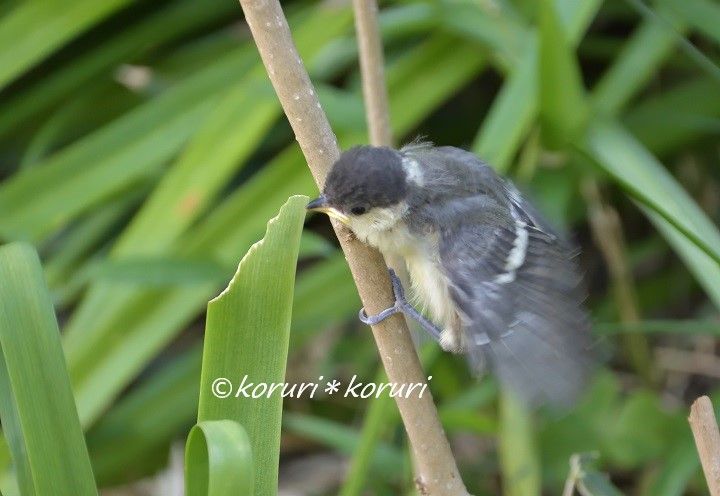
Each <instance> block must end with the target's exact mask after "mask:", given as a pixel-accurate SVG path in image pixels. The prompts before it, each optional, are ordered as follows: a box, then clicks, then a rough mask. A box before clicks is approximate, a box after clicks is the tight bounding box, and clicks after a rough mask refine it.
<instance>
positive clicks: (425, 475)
mask: <svg viewBox="0 0 720 496" xmlns="http://www.w3.org/2000/svg"><path fill="white" fill-rule="evenodd" d="M240 5H241V6H242V8H243V11H244V13H245V19H246V20H247V23H248V25H249V26H250V31H251V32H252V35H253V38H254V39H255V43H256V45H257V47H258V51H259V52H260V56H261V58H262V60H263V63H264V64H265V67H266V69H267V71H268V75H269V77H270V80H271V82H272V84H273V87H274V88H275V92H276V93H277V95H278V98H279V100H280V103H281V105H282V107H283V110H284V111H285V114H286V116H287V118H288V120H289V121H290V125H291V126H292V129H293V131H294V132H295V138H296V139H297V141H298V143H299V145H300V148H301V149H302V151H303V154H304V155H305V159H306V160H307V163H308V166H309V167H310V171H311V173H312V175H313V177H314V178H315V182H316V183H317V184H318V186H319V187H322V185H323V184H324V182H325V178H326V176H327V173H328V171H329V170H330V168H331V167H332V165H333V163H334V162H335V161H336V160H337V159H338V158H339V157H340V150H339V148H338V144H337V140H336V138H335V135H334V134H333V132H332V129H331V128H330V124H329V122H328V120H327V117H326V116H325V113H324V112H323V111H322V108H321V106H320V103H319V101H318V99H317V96H316V95H315V91H314V89H313V86H312V84H311V82H310V78H309V76H308V74H307V71H306V70H305V67H304V66H303V63H302V61H301V60H300V56H299V54H298V52H297V49H296V48H295V44H294V43H293V40H292V36H291V33H290V28H289V27H288V24H287V20H286V19H285V16H284V14H283V11H282V8H281V7H280V3H279V2H278V1H277V0H240ZM333 228H334V229H335V233H336V235H337V236H338V239H339V241H340V245H341V247H342V249H343V251H344V252H345V257H346V258H347V261H348V264H349V266H350V271H351V272H352V275H353V278H354V279H355V284H356V285H357V288H358V292H359V294H360V298H361V299H362V301H363V304H364V306H365V309H366V310H367V312H368V314H370V315H372V314H376V313H378V312H380V311H382V310H384V309H385V308H388V307H390V306H392V304H393V300H394V298H393V294H392V290H391V286H390V279H389V277H388V272H387V268H386V266H385V262H384V260H383V257H382V255H380V253H379V252H378V251H377V250H374V249H372V248H370V247H368V246H366V245H364V244H362V243H360V242H359V241H357V240H356V239H355V238H354V237H353V236H350V235H349V234H350V233H349V231H348V230H346V229H345V228H344V227H343V226H341V225H339V224H337V223H336V222H333ZM318 297H322V295H318ZM372 331H373V335H374V337H375V341H376V344H377V347H378V352H379V354H380V357H381V359H382V361H383V365H384V366H385V370H386V372H387V375H388V379H389V380H390V382H394V383H405V384H410V383H424V382H425V376H424V375H423V371H422V368H421V366H420V361H419V359H418V356H417V353H416V352H415V347H414V345H413V342H412V339H411V338H410V333H409V331H408V328H407V325H406V323H405V320H404V319H403V317H402V316H401V315H395V316H393V317H390V318H388V319H386V320H384V321H383V322H381V323H379V324H378V325H375V326H373V327H372ZM395 400H396V402H397V405H398V409H399V410H400V414H401V416H402V419H403V422H404V425H405V430H406V431H407V433H408V438H409V440H410V444H411V446H412V450H413V453H414V455H415V460H416V466H417V472H418V473H417V479H416V481H417V485H418V488H419V490H420V493H421V494H424V495H436V496H455V495H458V496H465V495H467V491H466V490H465V486H464V485H463V483H462V480H461V479H460V474H459V472H458V469H457V465H456V464H455V459H454V458H453V456H452V452H451V450H450V445H449V443H448V441H447V438H446V437H445V433H444V432H443V429H442V425H441V424H440V420H439V419H438V415H437V410H436V409H435V405H434V403H433V400H432V395H431V394H429V392H428V393H427V394H423V395H422V397H412V396H411V397H409V398H401V397H399V396H398V397H396V398H395Z"/></svg>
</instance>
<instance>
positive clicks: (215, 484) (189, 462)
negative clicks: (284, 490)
mask: <svg viewBox="0 0 720 496" xmlns="http://www.w3.org/2000/svg"><path fill="white" fill-rule="evenodd" d="M252 458H253V457H252V450H251V448H250V439H249V438H248V435H247V433H246V432H245V429H243V428H242V426H241V425H240V424H239V423H237V422H233V421H232V420H208V421H205V422H200V423H198V424H197V425H195V426H194V427H193V428H192V430H191V431H190V435H189V436H188V439H187V446H186V448H185V494H187V496H227V495H230V494H237V495H240V494H242V495H243V496H245V495H247V496H252V495H253V478H254V477H253V460H252ZM260 494H263V493H260ZM266 494H270V493H266Z"/></svg>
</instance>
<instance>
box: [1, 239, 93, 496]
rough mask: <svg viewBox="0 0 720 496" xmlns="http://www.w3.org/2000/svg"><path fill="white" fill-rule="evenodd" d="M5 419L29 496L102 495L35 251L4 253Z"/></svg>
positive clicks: (14, 248)
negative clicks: (97, 483)
mask: <svg viewBox="0 0 720 496" xmlns="http://www.w3.org/2000/svg"><path fill="white" fill-rule="evenodd" d="M0 345H1V347H2V355H1V357H0V417H2V425H3V430H4V432H5V436H6V437H7V439H8V441H9V445H10V450H11V452H12V456H13V461H14V463H15V472H16V475H17V478H18V484H19V486H20V490H21V492H22V494H23V495H24V496H32V495H38V496H43V495H46V494H48V495H49V494H53V495H58V496H85V495H93V494H97V489H96V488H95V481H94V479H93V474H92V469H91V467H90V459H89V457H88V452H87V447H86V446H85V439H84V437H83V433H82V429H81V428H80V421H79V419H78V414H77V410H76V409H75V402H74V400H73V395H72V390H71V388H70V378H69V377H68V373H67V369H66V367H65V358H64V356H63V351H62V347H61V345H60V332H59V330H58V325H57V321H56V320H55V314H54V312H53V307H52V302H51V301H50V295H49V293H48V290H47V287H46V286H45V281H44V280H43V274H42V268H41V266H40V260H39V259H38V256H37V253H35V250H34V249H33V248H32V247H31V246H29V245H25V244H11V245H7V246H4V247H2V248H0Z"/></svg>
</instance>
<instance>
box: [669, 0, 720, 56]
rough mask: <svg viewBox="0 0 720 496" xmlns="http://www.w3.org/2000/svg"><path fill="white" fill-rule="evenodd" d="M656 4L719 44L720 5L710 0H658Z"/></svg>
mask: <svg viewBox="0 0 720 496" xmlns="http://www.w3.org/2000/svg"><path fill="white" fill-rule="evenodd" d="M658 4H660V5H662V6H664V7H667V8H668V9H669V10H672V12H673V14H675V16H677V17H679V18H680V19H684V20H685V21H687V22H688V23H690V24H691V25H692V26H693V27H694V28H696V29H697V30H698V31H700V32H701V33H702V34H704V35H705V36H707V37H708V38H711V39H712V40H714V41H715V43H717V44H719V45H720V29H718V26H720V5H718V3H717V2H713V1H711V0H659V1H658Z"/></svg>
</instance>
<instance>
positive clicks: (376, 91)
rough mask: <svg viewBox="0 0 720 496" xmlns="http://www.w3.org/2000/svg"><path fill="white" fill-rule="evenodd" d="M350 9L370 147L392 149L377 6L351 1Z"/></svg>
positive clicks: (364, 0) (371, 0) (366, 0)
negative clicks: (358, 56)
mask: <svg viewBox="0 0 720 496" xmlns="http://www.w3.org/2000/svg"><path fill="white" fill-rule="evenodd" d="M353 9H354V11H355V31H356V32H357V43H358V50H359V54H360V71H361V74H362V89H363V99H364V100H365V115H366V116H367V125H368V129H369V131H370V143H372V144H373V145H375V146H392V129H391V128H390V111H389V110H388V95H387V86H386V85H385V69H384V68H385V63H384V60H383V50H382V38H381V37H380V28H379V27H378V19H377V9H378V8H377V2H375V0H353Z"/></svg>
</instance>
